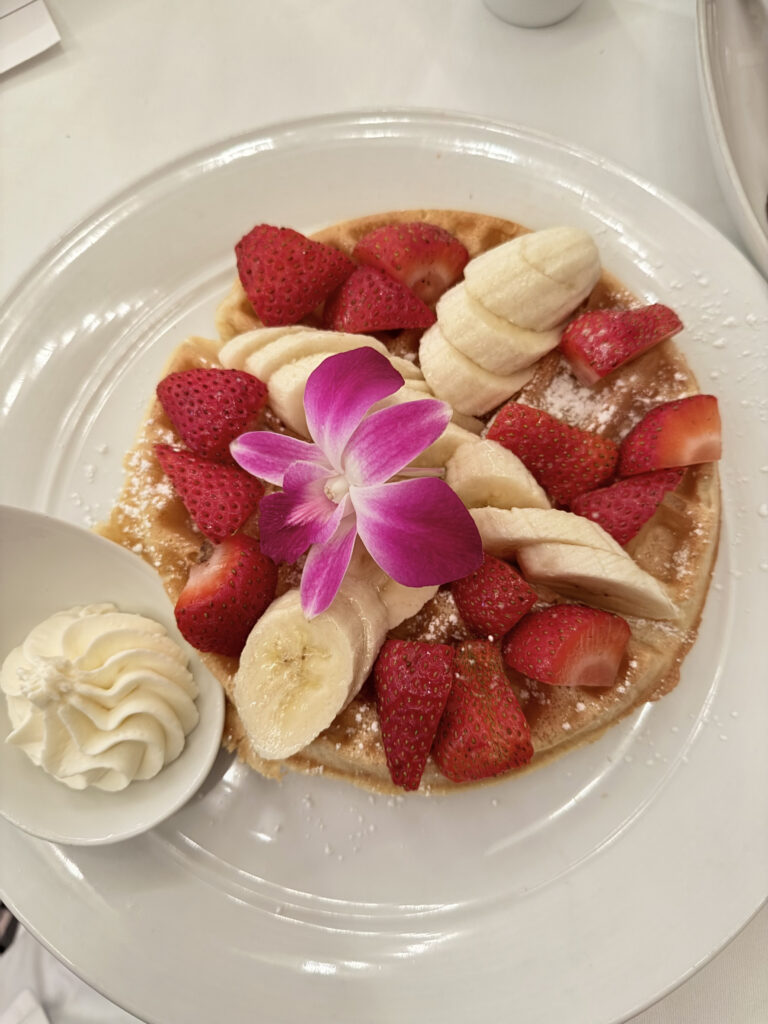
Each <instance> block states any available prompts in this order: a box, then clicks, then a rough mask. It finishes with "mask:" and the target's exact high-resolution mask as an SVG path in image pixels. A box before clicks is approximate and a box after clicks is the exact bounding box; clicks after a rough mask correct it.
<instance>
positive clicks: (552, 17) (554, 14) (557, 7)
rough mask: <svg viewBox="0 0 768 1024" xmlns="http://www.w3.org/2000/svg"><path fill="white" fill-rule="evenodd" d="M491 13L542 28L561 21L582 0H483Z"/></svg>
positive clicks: (505, 19)
mask: <svg viewBox="0 0 768 1024" xmlns="http://www.w3.org/2000/svg"><path fill="white" fill-rule="evenodd" d="M483 2H484V3H485V6H486V7H487V8H488V10H489V11H491V13H493V14H495V15H496V16H497V17H499V18H501V20H502V21H508V22H509V23H510V24H511V25H519V26H520V27H521V28H544V26H546V25H554V24H556V23H557V22H558V21H563V19H565V18H567V17H568V15H569V14H573V12H574V11H575V10H576V8H577V7H581V5H582V3H583V2H584V0H483Z"/></svg>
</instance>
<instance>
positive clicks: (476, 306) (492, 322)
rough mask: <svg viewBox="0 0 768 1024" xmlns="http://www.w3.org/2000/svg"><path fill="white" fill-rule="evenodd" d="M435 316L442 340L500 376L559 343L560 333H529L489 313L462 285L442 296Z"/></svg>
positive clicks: (513, 370) (544, 353)
mask: <svg viewBox="0 0 768 1024" xmlns="http://www.w3.org/2000/svg"><path fill="white" fill-rule="evenodd" d="M435 312H436V313H437V322H438V324H439V326H440V330H441V331H442V332H443V336H444V337H445V340H446V341H447V342H448V343H449V344H451V345H453V347H454V348H456V349H458V350H459V352H461V353H463V354H464V355H465V356H466V357H467V358H468V359H471V360H472V361H473V362H475V363H477V365H478V366H481V367H482V368H483V369H484V370H489V371H490V372H491V373H497V374H500V375H505V374H510V373H515V372H516V371H518V370H523V369H525V367H526V366H530V365H531V364H532V363H535V362H536V360H537V359H541V357H542V356H545V355H546V354H547V352H551V351H552V349H553V348H556V347H557V345H558V344H559V343H560V336H561V334H562V331H561V330H560V328H553V329H552V330H550V331H530V330H528V329H526V328H525V327H520V326H518V324H513V323H511V322H510V321H509V320H506V319H504V318H503V317H500V316H496V314H495V313H491V312H490V310H487V309H486V308H485V306H483V305H482V304H481V303H479V302H478V301H477V299H474V298H472V296H471V295H470V294H469V292H468V291H467V289H466V286H465V285H464V282H461V283H460V284H457V285H454V287H453V288H449V289H448V291H447V292H445V293H444V294H443V295H442V296H441V298H440V300H439V301H438V303H437V307H436V310H435Z"/></svg>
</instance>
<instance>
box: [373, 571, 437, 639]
mask: <svg viewBox="0 0 768 1024" xmlns="http://www.w3.org/2000/svg"><path fill="white" fill-rule="evenodd" d="M437 591H438V587H406V586H405V585H404V584H403V583H398V582H397V580H393V579H392V577H391V576H388V577H387V579H386V581H385V582H384V583H383V584H382V585H381V587H380V588H379V597H380V598H381V601H382V604H383V605H384V607H385V608H386V610H387V629H394V628H395V626H399V625H400V623H401V622H405V620H406V619H410V618H412V617H413V616H414V615H416V614H418V612H420V611H421V609H422V608H423V607H424V605H425V604H426V603H427V601H431V600H432V598H433V597H434V596H435V594H436V593H437Z"/></svg>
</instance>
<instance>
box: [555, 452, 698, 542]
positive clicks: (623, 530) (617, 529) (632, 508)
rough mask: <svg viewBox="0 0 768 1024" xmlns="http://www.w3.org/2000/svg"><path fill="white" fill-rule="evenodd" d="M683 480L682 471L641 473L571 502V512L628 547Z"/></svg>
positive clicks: (668, 470) (664, 470)
mask: <svg viewBox="0 0 768 1024" xmlns="http://www.w3.org/2000/svg"><path fill="white" fill-rule="evenodd" d="M682 479H683V471H682V469H660V470H658V471H657V472H655V473H639V474H638V475H637V476H630V477H627V478H626V479H625V480H617V481H616V483H615V484H611V485H610V486H609V487H601V488H599V489H598V490H596V491H588V492H587V493H586V494H580V495H579V496H578V497H577V498H574V500H573V501H572V502H571V512H575V513H576V514H577V515H579V516H585V517H586V518H587V519H592V520H593V521H594V522H596V523H599V524H600V526H602V528H603V529H604V530H605V531H606V532H607V533H610V535H611V536H612V537H613V538H614V539H615V540H617V541H618V542H619V544H628V543H629V542H630V541H631V540H632V538H633V537H634V536H635V534H636V533H638V532H639V530H640V529H641V528H642V527H643V526H644V525H645V523H647V522H648V520H649V519H650V518H651V516H652V515H653V513H654V512H655V511H656V509H657V508H658V505H659V502H660V501H661V500H662V498H663V497H664V495H665V494H666V493H667V491H673V490H674V489H675V488H676V487H677V486H678V484H679V483H680V481H681V480H682Z"/></svg>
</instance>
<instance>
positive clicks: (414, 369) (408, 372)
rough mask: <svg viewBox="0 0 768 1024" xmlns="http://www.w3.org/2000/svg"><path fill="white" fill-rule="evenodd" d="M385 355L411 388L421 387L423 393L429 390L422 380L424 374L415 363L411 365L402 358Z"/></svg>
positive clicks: (408, 360)
mask: <svg viewBox="0 0 768 1024" xmlns="http://www.w3.org/2000/svg"><path fill="white" fill-rule="evenodd" d="M387 354H388V355H389V361H390V363H392V365H393V366H394V368H395V369H396V370H397V372H398V373H399V374H401V376H402V377H404V378H405V380H407V381H408V383H409V384H410V386H411V387H414V388H418V387H423V388H424V390H425V391H428V390H429V387H428V385H427V383H426V381H425V380H424V374H423V373H422V372H421V370H420V369H419V368H418V366H417V365H416V364H415V363H412V362H411V361H410V359H403V357H402V356H393V355H391V354H389V353H387Z"/></svg>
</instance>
